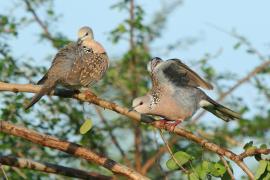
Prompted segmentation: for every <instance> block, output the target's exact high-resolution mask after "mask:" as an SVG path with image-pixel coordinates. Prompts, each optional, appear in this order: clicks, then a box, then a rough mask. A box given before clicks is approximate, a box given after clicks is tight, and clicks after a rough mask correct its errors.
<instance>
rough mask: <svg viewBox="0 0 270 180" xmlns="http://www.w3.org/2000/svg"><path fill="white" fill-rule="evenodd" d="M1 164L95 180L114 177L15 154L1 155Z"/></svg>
mask: <svg viewBox="0 0 270 180" xmlns="http://www.w3.org/2000/svg"><path fill="white" fill-rule="evenodd" d="M0 164H3V165H7V166H12V167H18V168H26V169H31V170H36V171H41V172H45V173H54V174H59V175H64V176H69V177H75V178H80V179H93V180H105V179H112V177H109V176H104V175H101V174H98V173H93V172H86V171H82V170H79V169H74V168H68V167H64V166H60V165H55V164H51V163H41V162H37V161H32V160H29V159H25V158H17V157H13V156H0Z"/></svg>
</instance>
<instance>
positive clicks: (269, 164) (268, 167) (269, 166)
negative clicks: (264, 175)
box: [267, 161, 270, 172]
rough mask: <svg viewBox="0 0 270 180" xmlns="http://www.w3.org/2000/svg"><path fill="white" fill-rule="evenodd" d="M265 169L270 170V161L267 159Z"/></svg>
mask: <svg viewBox="0 0 270 180" xmlns="http://www.w3.org/2000/svg"><path fill="white" fill-rule="evenodd" d="M267 171H268V172H270V161H268V165H267Z"/></svg>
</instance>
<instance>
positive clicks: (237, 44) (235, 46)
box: [233, 42, 242, 49]
mask: <svg viewBox="0 0 270 180" xmlns="http://www.w3.org/2000/svg"><path fill="white" fill-rule="evenodd" d="M241 45H242V43H241V42H238V43H236V44H235V45H234V46H233V48H234V49H238V48H239V47H240V46H241Z"/></svg>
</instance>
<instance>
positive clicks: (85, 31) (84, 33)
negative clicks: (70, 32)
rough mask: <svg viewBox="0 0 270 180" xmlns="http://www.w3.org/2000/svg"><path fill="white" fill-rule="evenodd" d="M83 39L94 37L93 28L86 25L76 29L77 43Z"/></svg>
mask: <svg viewBox="0 0 270 180" xmlns="http://www.w3.org/2000/svg"><path fill="white" fill-rule="evenodd" d="M85 39H91V40H92V39H94V34H93V30H92V29H91V28H90V27H88V26H84V27H82V28H80V30H79V31H78V43H79V44H80V43H81V42H82V41H84V40H85Z"/></svg>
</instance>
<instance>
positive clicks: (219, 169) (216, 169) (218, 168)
mask: <svg viewBox="0 0 270 180" xmlns="http://www.w3.org/2000/svg"><path fill="white" fill-rule="evenodd" d="M225 172H226V168H225V167H224V166H223V165H222V164H220V163H213V164H212V166H211V169H210V174H211V175H213V176H216V177H220V176H222V175H223V174H224V173H225Z"/></svg>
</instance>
